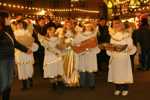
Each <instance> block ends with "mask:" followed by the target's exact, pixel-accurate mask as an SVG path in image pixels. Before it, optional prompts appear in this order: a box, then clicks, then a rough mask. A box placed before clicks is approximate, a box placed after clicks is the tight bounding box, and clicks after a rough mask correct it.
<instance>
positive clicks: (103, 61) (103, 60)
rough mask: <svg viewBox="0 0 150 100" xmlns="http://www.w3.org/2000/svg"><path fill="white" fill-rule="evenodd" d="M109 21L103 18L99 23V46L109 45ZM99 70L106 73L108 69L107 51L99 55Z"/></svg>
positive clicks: (102, 51)
mask: <svg viewBox="0 0 150 100" xmlns="http://www.w3.org/2000/svg"><path fill="white" fill-rule="evenodd" d="M106 24H107V19H104V18H101V19H100V22H99V23H98V29H99V32H98V34H97V40H98V44H103V43H108V42H109V41H110V35H109V31H108V26H107V25H106ZM97 60H98V61H97V62H98V68H99V70H101V71H105V70H107V68H108V64H109V56H108V55H107V54H106V50H101V52H100V53H98V54H97Z"/></svg>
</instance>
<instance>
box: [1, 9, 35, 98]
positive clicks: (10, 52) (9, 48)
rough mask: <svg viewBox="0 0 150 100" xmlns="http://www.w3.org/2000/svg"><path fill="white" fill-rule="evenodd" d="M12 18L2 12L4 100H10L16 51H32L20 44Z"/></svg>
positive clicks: (2, 94) (2, 83)
mask: <svg viewBox="0 0 150 100" xmlns="http://www.w3.org/2000/svg"><path fill="white" fill-rule="evenodd" d="M9 23H10V16H9V14H8V13H7V12H4V11H0V95H1V96H2V100H9V97H10V91H11V85H12V80H13V68H14V67H15V61H14V60H15V58H14V49H15V48H17V49H19V50H21V51H24V52H27V53H29V54H30V53H31V52H32V51H31V50H29V49H28V48H26V47H24V46H22V45H21V44H20V43H18V42H17V41H16V39H15V37H14V34H13V32H12V30H11V27H10V26H9Z"/></svg>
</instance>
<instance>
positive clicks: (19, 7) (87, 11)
mask: <svg viewBox="0 0 150 100" xmlns="http://www.w3.org/2000/svg"><path fill="white" fill-rule="evenodd" d="M0 6H4V7H9V8H17V9H26V10H36V11H40V10H42V9H45V10H46V11H51V12H71V11H76V12H84V13H97V14H98V13H99V11H97V10H86V9H80V8H70V9H51V8H36V7H31V6H29V7H28V6H23V5H15V4H9V3H2V2H0Z"/></svg>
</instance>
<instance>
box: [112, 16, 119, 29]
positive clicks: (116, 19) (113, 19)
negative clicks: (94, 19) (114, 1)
mask: <svg viewBox="0 0 150 100" xmlns="http://www.w3.org/2000/svg"><path fill="white" fill-rule="evenodd" d="M111 21H112V23H111V27H113V22H114V21H121V19H120V17H119V16H114V17H113V18H112V19H111Z"/></svg>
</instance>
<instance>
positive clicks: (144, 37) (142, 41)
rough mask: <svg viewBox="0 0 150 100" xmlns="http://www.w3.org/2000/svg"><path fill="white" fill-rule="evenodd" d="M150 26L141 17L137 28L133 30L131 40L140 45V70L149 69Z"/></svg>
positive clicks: (146, 20) (145, 19)
mask: <svg viewBox="0 0 150 100" xmlns="http://www.w3.org/2000/svg"><path fill="white" fill-rule="evenodd" d="M149 33H150V27H149V24H148V19H147V18H143V19H142V20H141V24H140V27H139V29H137V30H135V31H134V32H133V36H132V38H133V40H134V44H135V45H138V43H139V45H140V47H141V57H140V59H141V63H142V66H141V67H140V68H139V69H140V70H143V71H146V70H149V69H150V45H149V42H150V39H149V37H150V34H149Z"/></svg>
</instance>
